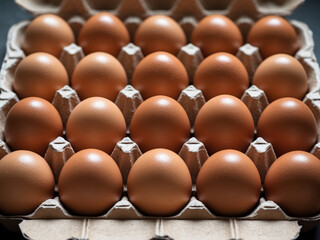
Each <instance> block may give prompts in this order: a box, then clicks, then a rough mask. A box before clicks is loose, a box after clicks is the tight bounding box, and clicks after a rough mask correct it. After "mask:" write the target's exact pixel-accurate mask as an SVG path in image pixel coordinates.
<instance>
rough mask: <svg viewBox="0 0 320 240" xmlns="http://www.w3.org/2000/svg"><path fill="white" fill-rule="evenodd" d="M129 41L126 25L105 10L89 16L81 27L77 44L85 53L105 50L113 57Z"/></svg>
mask: <svg viewBox="0 0 320 240" xmlns="http://www.w3.org/2000/svg"><path fill="white" fill-rule="evenodd" d="M129 42H130V36H129V32H128V30H127V28H126V26H125V25H124V24H123V22H122V21H121V20H120V19H119V18H118V17H116V16H115V15H113V14H111V13H107V12H100V13H98V14H96V15H93V16H92V17H90V18H89V19H88V20H87V22H86V23H85V24H84V25H83V27H82V28H81V30H80V33H79V38H78V44H79V46H81V47H82V48H83V51H84V53H85V54H89V53H93V52H107V53H110V54H112V55H113V56H115V57H116V56H118V54H119V52H120V50H121V48H122V47H123V46H125V45H127V44H128V43H129Z"/></svg>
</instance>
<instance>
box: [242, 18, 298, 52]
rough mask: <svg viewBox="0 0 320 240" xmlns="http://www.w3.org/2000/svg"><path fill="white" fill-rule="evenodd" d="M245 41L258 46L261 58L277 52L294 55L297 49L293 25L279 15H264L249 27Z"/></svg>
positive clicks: (296, 38)
mask: <svg viewBox="0 0 320 240" xmlns="http://www.w3.org/2000/svg"><path fill="white" fill-rule="evenodd" d="M247 42H248V43H250V44H251V45H253V46H256V47H258V48H259V51H260V54H261V56H262V58H267V57H270V56H271V55H274V54H277V53H286V54H289V55H292V56H293V55H294V54H295V53H296V52H297V50H298V49H299V43H298V37H297V33H296V31H295V30H294V28H293V26H292V25H291V24H290V23H289V22H288V21H287V20H286V19H284V18H282V17H279V16H274V15H271V16H266V17H263V18H261V19H260V20H258V21H257V22H256V23H255V24H254V25H253V26H252V28H251V29H250V31H249V34H248V39H247Z"/></svg>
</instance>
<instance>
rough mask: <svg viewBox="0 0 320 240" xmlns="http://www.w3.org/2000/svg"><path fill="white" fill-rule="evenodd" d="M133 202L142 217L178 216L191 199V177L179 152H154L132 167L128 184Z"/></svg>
mask: <svg viewBox="0 0 320 240" xmlns="http://www.w3.org/2000/svg"><path fill="white" fill-rule="evenodd" d="M127 188H128V196H129V200H130V202H132V204H133V205H134V206H135V207H137V208H138V210H140V211H141V212H142V213H143V214H145V215H150V216H171V215H174V214H177V213H178V212H179V211H181V210H182V208H183V207H184V206H186V204H187V203H188V201H189V199H190V197H191V188H192V182H191V176H190V173H189V170H188V167H187V165H186V164H185V162H184V161H183V160H182V158H180V157H179V155H177V154H176V153H174V152H172V151H170V150H167V149H161V148H158V149H153V150H150V151H148V152H146V153H144V154H143V155H142V156H141V157H139V158H138V159H137V161H136V162H135V163H134V164H133V166H132V168H131V170H130V172H129V176H128V182H127Z"/></svg>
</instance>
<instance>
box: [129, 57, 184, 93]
mask: <svg viewBox="0 0 320 240" xmlns="http://www.w3.org/2000/svg"><path fill="white" fill-rule="evenodd" d="M188 84H189V80H188V73H187V70H186V69H185V67H184V66H183V64H182V63H181V62H180V60H179V59H178V58H176V57H175V56H173V55H172V54H170V53H166V52H155V53H152V54H150V55H148V56H146V57H145V58H144V59H142V61H141V62H140V63H139V64H138V66H137V67H136V69H135V71H134V73H133V76H132V86H133V87H134V88H136V89H137V90H139V91H140V93H141V95H142V97H143V98H144V99H147V98H149V97H152V96H155V95H165V96H169V97H172V98H174V99H177V98H178V97H179V95H180V93H181V91H182V90H183V89H185V88H186V87H187V86H188Z"/></svg>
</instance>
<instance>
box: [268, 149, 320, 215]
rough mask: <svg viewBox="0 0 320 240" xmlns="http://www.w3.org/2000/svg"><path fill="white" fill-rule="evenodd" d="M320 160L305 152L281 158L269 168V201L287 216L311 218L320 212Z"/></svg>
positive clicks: (290, 153)
mask: <svg viewBox="0 0 320 240" xmlns="http://www.w3.org/2000/svg"><path fill="white" fill-rule="evenodd" d="M319 172H320V160H319V159H318V158H316V157H315V156H314V155H312V154H310V153H308V152H304V151H292V152H289V153H286V154H284V155H282V156H281V157H280V158H278V159H277V160H276V161H275V162H274V163H273V164H272V165H271V167H270V169H269V170H268V172H267V175H266V178H265V181H264V192H265V196H266V199H267V200H272V201H274V202H275V203H277V204H278V205H279V206H280V207H281V209H282V210H283V211H284V212H285V213H287V214H288V215H291V216H294V217H310V216H314V215H317V214H319V212H320V175H319Z"/></svg>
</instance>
